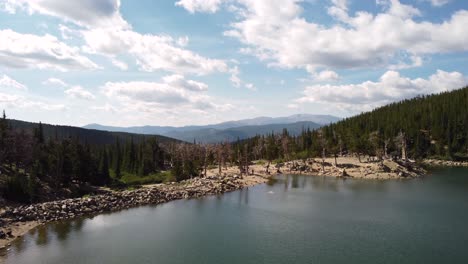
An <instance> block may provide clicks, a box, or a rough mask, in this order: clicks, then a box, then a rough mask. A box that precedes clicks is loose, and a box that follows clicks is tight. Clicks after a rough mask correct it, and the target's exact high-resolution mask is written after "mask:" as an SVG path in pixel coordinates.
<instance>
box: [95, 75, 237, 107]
mask: <svg viewBox="0 0 468 264" xmlns="http://www.w3.org/2000/svg"><path fill="white" fill-rule="evenodd" d="M101 89H102V92H103V93H104V94H105V95H106V96H107V97H108V98H109V99H115V100H118V101H120V103H121V104H123V105H124V106H125V108H126V109H127V110H128V109H130V110H128V111H143V112H146V113H151V112H158V113H161V112H165V111H177V112H179V113H189V112H198V113H202V112H203V113H204V112H206V111H207V110H213V111H226V110H227V109H230V105H229V104H226V103H224V104H221V103H218V102H217V103H215V100H214V99H213V98H212V97H210V96H208V95H206V93H205V92H206V90H207V85H206V84H204V83H200V82H196V81H193V80H186V79H185V78H184V77H183V76H181V75H170V76H166V77H164V78H163V80H162V82H142V81H133V82H107V83H106V84H105V85H104V86H103V87H102V88H101Z"/></svg>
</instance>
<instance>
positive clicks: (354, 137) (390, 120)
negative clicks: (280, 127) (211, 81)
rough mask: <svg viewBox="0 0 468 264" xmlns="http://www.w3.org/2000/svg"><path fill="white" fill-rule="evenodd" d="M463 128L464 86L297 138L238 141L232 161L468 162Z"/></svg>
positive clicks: (467, 92)
mask: <svg viewBox="0 0 468 264" xmlns="http://www.w3.org/2000/svg"><path fill="white" fill-rule="evenodd" d="M467 128H468V87H466V88H463V89H460V90H456V91H452V92H446V93H441V94H436V95H429V96H419V97H416V98H413V99H409V100H404V101H401V102H397V103H392V104H389V105H387V106H384V107H381V108H378V109H375V110H374V111H371V112H368V113H363V114H360V115H357V116H355V117H351V118H347V119H345V120H342V121H339V122H337V123H335V124H331V125H328V126H325V127H322V128H320V129H316V130H309V129H307V130H303V131H302V133H301V134H300V135H298V136H291V135H289V133H288V131H286V130H284V131H283V133H281V134H269V135H265V136H256V137H253V138H250V139H247V140H243V141H239V142H237V143H236V144H234V146H232V148H233V149H234V157H232V159H234V160H237V159H238V156H237V154H238V153H243V152H245V153H248V154H247V155H248V158H249V159H250V160H257V159H266V160H269V161H274V160H277V161H280V160H291V159H305V158H308V157H321V156H335V157H336V156H339V155H343V154H355V155H357V156H358V157H359V158H360V157H361V156H362V155H369V156H375V157H377V158H378V159H380V160H381V159H382V158H384V157H386V158H390V157H391V158H400V159H404V160H406V159H408V158H411V159H422V158H428V157H435V158H439V159H449V160H468V129H467ZM245 148H246V149H247V150H246V151H243V150H244V149H245ZM241 150H242V151H241ZM236 153H237V154H236Z"/></svg>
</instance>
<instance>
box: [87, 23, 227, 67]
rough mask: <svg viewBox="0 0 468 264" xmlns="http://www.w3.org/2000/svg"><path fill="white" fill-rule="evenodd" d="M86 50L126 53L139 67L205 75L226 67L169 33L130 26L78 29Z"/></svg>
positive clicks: (224, 64)
mask: <svg viewBox="0 0 468 264" xmlns="http://www.w3.org/2000/svg"><path fill="white" fill-rule="evenodd" d="M82 34H83V36H84V40H85V42H86V46H85V47H84V49H85V50H86V51H87V52H89V53H99V54H104V55H106V56H112V57H114V56H118V55H124V54H129V55H131V56H132V57H134V58H135V59H136V63H137V64H138V65H139V66H140V69H141V70H143V71H148V72H153V71H159V70H164V71H168V72H174V73H191V74H197V75H206V74H209V73H213V72H226V71H228V66H227V64H226V63H225V62H224V61H222V60H217V59H209V58H205V57H203V56H201V55H199V54H196V53H194V52H192V51H190V50H187V49H182V48H179V47H176V46H175V45H177V41H175V40H174V39H173V38H172V37H169V36H158V35H152V34H145V35H143V34H140V33H138V32H134V31H132V30H118V29H104V28H96V29H92V30H84V31H82Z"/></svg>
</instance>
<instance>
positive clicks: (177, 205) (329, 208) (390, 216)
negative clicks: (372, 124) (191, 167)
mask: <svg viewBox="0 0 468 264" xmlns="http://www.w3.org/2000/svg"><path fill="white" fill-rule="evenodd" d="M6 254H7V255H6V259H5V260H4V261H5V262H6V263H8V264H28V263H33V264H39V263H47V264H53V263H57V264H63V263H68V264H73V263H162V264H165V263H180V264H182V263H183V264H187V263H189V264H198V263H216V264H218V263H242V264H246V263H252V264H253V263H255V264H257V263H269V264H274V263H347V264H350V263H373V264H374V263H412V264H414V263H425V264H426V263H452V264H453V263H468V169H462V168H451V169H437V170H434V171H433V172H432V173H431V175H428V176H426V177H424V178H422V179H415V180H403V181H374V180H349V179H348V180H340V179H334V178H326V177H318V176H315V177H314V176H300V175H283V176H278V177H277V178H276V180H274V181H271V182H270V183H268V184H263V185H258V186H255V187H250V188H248V189H244V190H240V191H236V192H232V193H227V194H224V195H220V196H211V197H205V198H202V199H192V200H179V201H173V202H169V203H166V204H161V205H157V206H145V207H139V208H135V209H129V210H125V211H121V212H116V213H111V214H104V215H99V216H95V217H93V218H83V219H79V220H73V221H68V222H60V223H51V224H48V225H46V226H42V227H39V228H37V229H35V230H32V231H31V232H30V233H29V234H27V235H26V236H24V237H23V238H21V239H19V240H17V241H15V243H13V245H12V247H11V249H10V250H9V251H8V252H7V253H6ZM0 262H1V261H0Z"/></svg>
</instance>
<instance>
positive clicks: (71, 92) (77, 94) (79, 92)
mask: <svg viewBox="0 0 468 264" xmlns="http://www.w3.org/2000/svg"><path fill="white" fill-rule="evenodd" d="M65 94H66V95H68V96H70V97H72V98H79V99H84V100H94V99H95V98H96V97H95V96H94V95H93V94H92V93H91V92H89V91H88V90H86V89H84V88H83V87H81V86H73V87H72V88H70V89H68V90H65Z"/></svg>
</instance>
